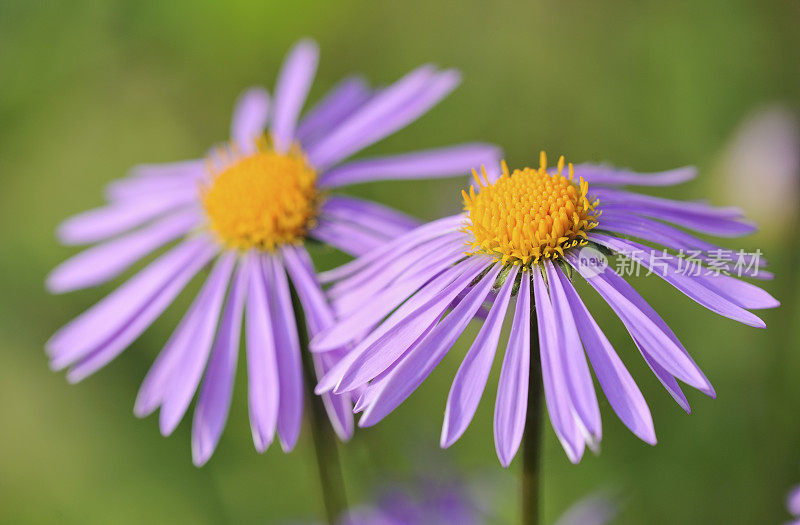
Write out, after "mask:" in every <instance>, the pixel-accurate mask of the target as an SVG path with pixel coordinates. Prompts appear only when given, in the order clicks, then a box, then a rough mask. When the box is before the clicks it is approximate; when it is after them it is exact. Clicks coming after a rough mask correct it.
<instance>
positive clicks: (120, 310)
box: [46, 239, 209, 368]
mask: <svg viewBox="0 0 800 525" xmlns="http://www.w3.org/2000/svg"><path fill="white" fill-rule="evenodd" d="M207 246H208V245H207V241H206V240H205V239H192V240H186V241H183V242H182V243H180V244H178V245H177V246H176V247H174V248H172V249H171V250H170V251H168V252H167V253H165V254H164V255H162V256H161V257H159V258H158V259H156V260H155V261H153V262H152V263H150V264H149V265H148V266H147V267H145V268H144V269H142V270H141V271H139V273H137V274H136V275H135V276H133V277H132V278H131V279H130V280H128V281H127V282H125V283H124V284H123V285H122V286H120V287H119V288H117V289H116V290H114V291H113V292H112V293H111V294H109V295H108V296H106V297H105V298H103V299H102V300H101V301H100V302H98V303H97V304H95V305H94V306H92V307H91V308H89V309H88V310H87V311H85V312H84V313H82V314H81V315H80V316H78V317H76V318H75V319H73V320H72V321H71V322H70V323H68V324H67V325H66V326H64V327H63V328H61V329H60V330H59V331H58V332H56V334H55V335H53V337H51V338H50V340H49V341H48V342H47V344H46V348H47V352H48V354H49V355H50V357H51V358H52V359H53V366H55V367H56V368H62V367H64V366H67V365H68V364H70V363H72V362H74V361H76V360H77V359H80V358H81V357H82V356H84V355H86V354H87V353H89V352H90V351H91V350H93V349H94V348H96V347H98V346H100V345H101V344H103V343H104V342H106V341H107V340H108V339H109V338H110V337H112V336H113V335H114V334H115V333H117V332H118V331H119V330H121V329H122V328H124V326H125V325H126V324H128V323H129V322H130V321H131V320H132V319H133V318H135V317H136V315H137V314H138V313H139V312H140V311H141V310H142V309H143V308H144V307H145V306H146V305H147V304H148V303H149V302H150V301H151V300H152V299H153V297H154V296H155V295H157V294H158V293H159V292H160V291H161V290H163V289H164V288H165V287H167V285H168V284H169V283H170V281H171V280H172V279H173V278H175V276H176V275H178V274H179V273H181V270H183V269H185V268H186V267H187V266H189V263H190V261H192V259H193V258H198V257H199V256H200V254H206V253H208V251H209V250H208V248H206V247H207ZM206 260H208V259H206Z"/></svg>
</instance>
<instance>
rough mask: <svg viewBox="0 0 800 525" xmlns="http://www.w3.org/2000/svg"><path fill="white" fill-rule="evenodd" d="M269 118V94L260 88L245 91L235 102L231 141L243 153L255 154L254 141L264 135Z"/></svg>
mask: <svg viewBox="0 0 800 525" xmlns="http://www.w3.org/2000/svg"><path fill="white" fill-rule="evenodd" d="M268 117H269V93H267V90H266V89H264V88H262V87H253V88H250V89H248V90H247V91H245V92H244V93H242V94H241V95H240V96H239V100H237V101H236V106H235V107H234V109H233V119H232V121H231V139H232V140H233V142H234V143H235V144H236V146H237V147H238V148H239V149H240V150H241V151H242V152H243V153H247V154H250V153H255V151H256V139H257V138H258V137H260V136H261V135H262V134H263V133H264V129H265V128H266V127H267V118H268Z"/></svg>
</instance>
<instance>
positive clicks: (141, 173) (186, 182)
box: [105, 160, 206, 201]
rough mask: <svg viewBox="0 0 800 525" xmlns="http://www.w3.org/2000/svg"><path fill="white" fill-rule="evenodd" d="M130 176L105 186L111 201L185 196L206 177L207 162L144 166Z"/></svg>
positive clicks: (188, 161) (189, 161)
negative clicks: (165, 194)
mask: <svg viewBox="0 0 800 525" xmlns="http://www.w3.org/2000/svg"><path fill="white" fill-rule="evenodd" d="M131 171H132V173H131V175H130V176H128V177H125V178H123V179H118V180H115V181H113V182H111V183H110V184H108V186H106V192H105V193H106V197H108V199H109V200H112V201H124V200H138V199H141V198H148V199H149V198H151V197H153V196H154V195H158V194H160V193H173V192H185V191H187V190H188V189H193V188H196V187H197V183H198V181H199V180H200V179H202V177H203V176H204V175H205V174H206V170H205V160H186V161H181V162H173V163H169V164H145V165H141V166H136V167H135V168H133V169H132V170H131Z"/></svg>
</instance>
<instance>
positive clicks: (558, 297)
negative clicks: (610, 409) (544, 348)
mask: <svg viewBox="0 0 800 525" xmlns="http://www.w3.org/2000/svg"><path fill="white" fill-rule="evenodd" d="M544 268H545V272H546V275H547V282H548V284H549V287H550V301H551V303H552V305H553V314H554V316H555V320H556V326H557V327H558V331H559V332H558V342H559V350H560V351H559V354H560V356H561V360H562V363H561V364H562V366H563V370H564V377H565V379H566V382H567V390H568V391H569V395H570V399H571V400H572V406H573V407H574V408H575V411H576V412H577V414H578V417H579V419H580V420H581V422H582V423H583V426H584V427H585V428H586V430H587V431H588V432H589V434H590V435H591V436H592V437H593V438H594V439H595V440H597V441H599V440H600V438H601V435H602V432H601V423H600V407H599V406H598V404H597V395H596V394H595V391H594V383H593V382H592V373H591V372H590V371H589V365H588V364H587V363H586V357H585V356H584V353H583V345H582V344H581V339H580V336H579V335H578V327H577V326H576V325H575V319H574V318H573V316H572V310H571V309H570V306H569V302H568V301H567V295H566V292H565V291H564V287H563V285H562V283H561V277H562V275H561V270H560V269H558V268H556V266H555V264H553V262H552V261H549V260H545V262H544Z"/></svg>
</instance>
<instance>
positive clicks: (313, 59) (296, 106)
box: [271, 40, 319, 152]
mask: <svg viewBox="0 0 800 525" xmlns="http://www.w3.org/2000/svg"><path fill="white" fill-rule="evenodd" d="M318 60H319V49H318V48H317V44H316V43H315V42H314V41H313V40H301V41H300V42H298V43H297V44H295V45H294V47H293V48H292V49H291V50H290V51H289V54H288V55H287V56H286V60H285V61H284V62H283V66H282V67H281V72H280V74H279V75H278V82H277V84H276V85H275V115H274V116H273V118H272V127H271V131H272V139H273V141H274V145H275V149H276V150H277V151H279V152H282V151H286V150H288V149H289V146H290V145H291V143H292V140H293V139H294V131H295V127H296V126H297V117H298V116H299V115H300V110H301V109H302V108H303V103H304V102H305V101H306V97H307V96H308V90H309V89H311V83H312V82H313V81H314V74H315V73H316V72H317V62H318Z"/></svg>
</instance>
